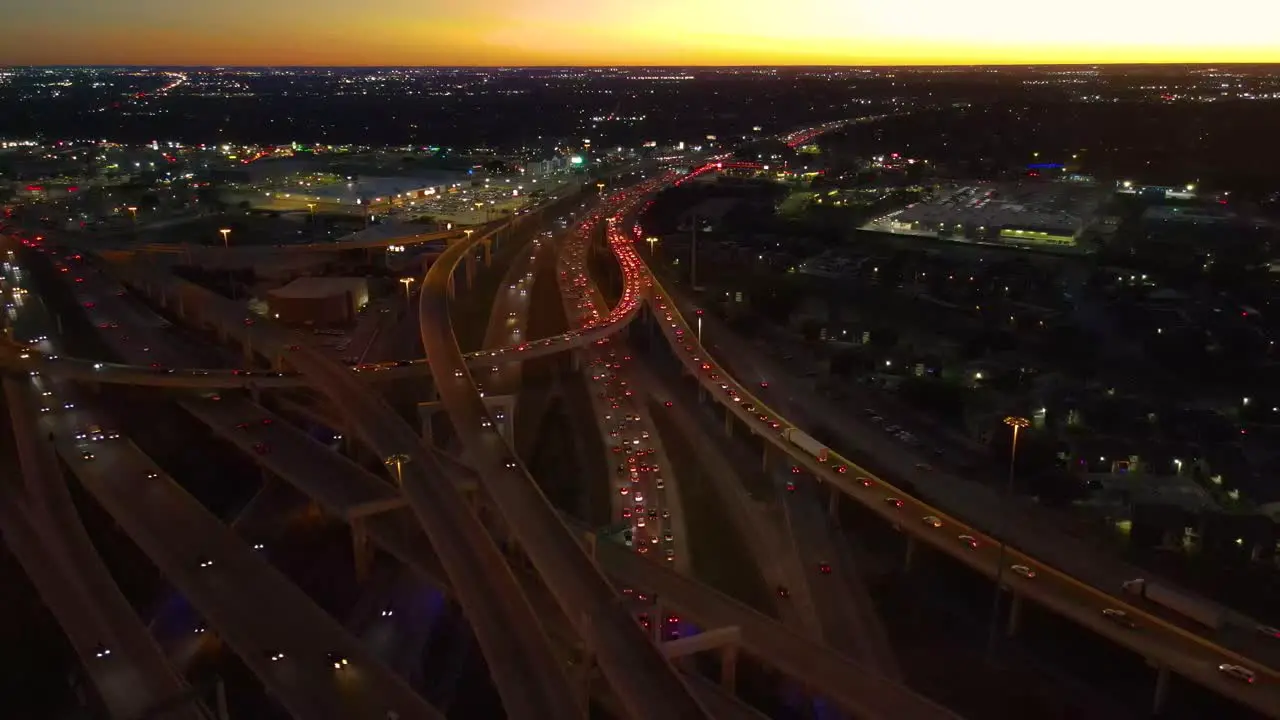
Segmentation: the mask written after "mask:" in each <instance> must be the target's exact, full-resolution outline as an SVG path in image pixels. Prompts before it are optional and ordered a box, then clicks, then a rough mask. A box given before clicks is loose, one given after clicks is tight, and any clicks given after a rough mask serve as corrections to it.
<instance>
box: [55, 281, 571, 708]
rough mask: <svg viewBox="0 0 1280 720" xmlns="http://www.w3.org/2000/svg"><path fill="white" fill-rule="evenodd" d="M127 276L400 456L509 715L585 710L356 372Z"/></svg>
mask: <svg viewBox="0 0 1280 720" xmlns="http://www.w3.org/2000/svg"><path fill="white" fill-rule="evenodd" d="M120 274H121V275H123V276H124V279H125V281H126V282H127V283H128V284H131V285H133V286H134V287H136V288H139V289H140V290H142V291H143V292H144V293H148V294H150V295H151V297H153V298H154V299H156V300H157V301H159V302H160V303H161V304H168V305H172V306H175V307H181V308H182V310H183V312H184V314H195V315H196V317H199V318H201V320H202V321H203V322H206V323H208V324H210V325H212V326H213V327H215V328H217V329H218V331H219V332H220V333H221V334H223V335H224V336H225V337H228V338H229V339H235V340H237V341H238V342H240V343H241V344H242V345H243V346H244V347H246V348H252V349H253V350H254V351H255V352H258V353H261V354H262V355H264V356H265V357H268V358H280V357H285V356H287V358H288V362H289V364H290V366H292V367H294V368H296V369H297V370H298V371H299V372H300V373H301V374H302V375H304V376H305V377H306V378H307V379H308V381H309V383H310V384H311V385H312V386H314V387H315V388H316V389H318V390H320V391H321V392H323V393H325V394H326V395H327V396H328V397H329V398H330V400H331V401H332V402H334V403H335V404H337V405H338V406H339V407H342V408H343V411H344V413H345V414H346V415H347V416H348V417H349V419H350V424H351V427H352V429H353V431H354V434H355V435H357V436H358V437H359V438H360V439H361V440H362V441H363V442H364V443H365V444H366V445H367V446H368V447H370V448H371V449H372V450H373V452H374V453H376V454H377V455H378V457H380V458H388V459H390V458H400V460H399V461H398V462H397V465H398V468H397V472H398V474H399V475H400V476H401V477H402V479H403V480H404V481H406V484H405V487H406V488H407V491H406V492H405V497H406V499H407V500H408V503H409V505H410V506H412V507H413V508H414V510H415V513H417V514H418V515H419V517H420V518H421V519H422V521H423V524H424V526H425V527H426V528H427V530H428V535H429V536H430V537H431V540H432V545H433V546H434V547H435V548H437V553H438V556H439V559H440V562H441V563H442V565H443V567H444V569H445V572H446V573H448V576H449V578H450V580H451V581H452V583H453V586H454V591H455V592H456V593H457V596H458V598H459V601H460V603H461V604H462V605H463V607H464V608H465V610H466V612H467V616H468V619H469V620H470V622H471V624H472V627H473V630H474V632H475V635H476V638H477V641H478V642H479V644H480V646H481V648H482V650H483V652H484V654H485V658H486V660H487V661H488V664H489V668H490V671H491V674H492V676H493V679H494V684H495V686H496V687H497V689H498V692H499V695H500V696H501V697H502V700H503V705H504V707H505V708H506V709H507V712H508V713H509V715H510V716H511V717H527V718H530V719H533V718H546V717H565V718H571V717H579V716H581V714H582V713H583V712H585V708H582V707H581V706H580V705H579V704H578V699H577V696H576V694H575V693H573V692H572V690H571V687H570V684H569V682H568V680H567V678H566V677H565V675H564V673H563V671H562V666H561V665H560V664H558V663H556V662H555V661H554V658H553V656H552V651H551V647H550V644H549V642H548V641H547V638H546V636H545V634H544V633H543V632H542V629H541V626H540V625H539V624H538V623H537V620H536V617H535V616H534V615H533V613H532V611H531V610H530V608H529V606H528V602H527V600H526V599H525V598H524V596H523V594H522V592H521V590H520V588H519V586H518V585H517V584H516V583H515V580H514V578H513V576H512V574H511V571H510V568H508V567H507V566H506V562H505V560H504V558H503V557H502V556H501V554H500V553H499V552H498V549H497V547H496V546H495V545H494V543H493V541H492V539H491V538H490V537H489V536H488V534H487V533H486V532H485V530H484V528H483V527H482V526H481V525H480V524H479V523H478V522H477V521H476V519H475V517H474V516H473V515H472V514H471V513H470V512H469V511H468V509H467V507H466V504H465V502H464V501H463V498H462V496H461V495H460V494H459V492H458V490H457V489H456V488H454V487H452V486H451V485H449V484H448V483H441V482H438V481H435V480H433V478H441V477H443V476H444V472H443V470H442V469H441V468H440V467H439V464H438V460H437V459H436V458H435V457H434V455H432V454H431V453H430V452H429V450H428V449H427V448H425V447H424V446H423V444H422V442H421V439H420V438H419V437H418V436H417V434H416V433H415V432H414V431H413V430H412V429H411V428H410V427H409V426H408V425H406V424H405V423H404V422H403V421H401V420H400V418H399V417H398V416H396V415H395V413H394V411H392V410H391V408H389V407H387V406H386V404H385V403H384V402H383V401H382V400H381V399H379V398H376V397H370V394H369V393H368V392H367V390H366V389H365V387H364V386H363V384H362V383H360V382H359V380H358V379H357V378H356V377H354V374H353V373H351V372H350V371H349V370H347V369H345V368H342V367H340V366H336V365H332V364H331V363H330V361H329V360H328V359H327V358H325V357H324V356H322V355H320V354H319V352H317V351H316V350H313V349H311V348H309V347H307V346H306V345H304V344H302V341H301V339H300V338H299V337H298V336H297V335H296V334H293V333H290V332H288V331H286V330H284V329H282V328H279V327H278V326H275V325H273V324H272V323H270V322H268V321H262V320H254V319H251V322H250V323H247V324H246V322H245V319H246V314H245V311H244V309H243V307H241V306H240V305H239V304H237V303H234V302H232V301H230V300H227V299H226V298H223V297H221V296H218V295H216V294H214V293H212V292H210V291H208V290H205V289H204V288H200V287H198V286H196V285H193V284H191V283H187V282H185V281H183V280H181V279H179V278H176V277H173V276H172V275H168V274H167V273H163V272H158V271H156V270H154V269H150V268H146V267H142V266H140V265H139V264H135V265H131V266H129V267H127V268H120ZM295 348H296V349H295ZM53 362H55V363H58V362H62V361H61V360H56V361H53ZM152 374H154V371H153V373H152ZM413 478H418V479H420V482H417V483H413V484H412V487H410V483H408V482H407V481H409V480H410V479H413Z"/></svg>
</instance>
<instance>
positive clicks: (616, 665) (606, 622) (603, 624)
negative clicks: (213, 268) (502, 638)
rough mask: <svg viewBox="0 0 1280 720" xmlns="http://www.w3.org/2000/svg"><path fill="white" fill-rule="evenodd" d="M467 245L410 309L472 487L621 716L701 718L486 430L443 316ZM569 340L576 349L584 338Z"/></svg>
mask: <svg viewBox="0 0 1280 720" xmlns="http://www.w3.org/2000/svg"><path fill="white" fill-rule="evenodd" d="M469 248H470V243H467V242H464V243H457V244H455V245H454V246H453V247H452V248H449V249H448V250H446V251H445V253H444V254H443V255H442V256H441V257H440V259H439V260H437V261H436V263H435V264H434V265H433V266H432V268H431V269H430V270H429V271H428V272H427V275H426V279H425V281H424V290H423V292H422V294H421V298H420V300H419V302H420V309H421V318H420V320H421V331H422V340H423V344H424V347H425V348H426V350H427V358H428V359H429V361H430V363H431V369H432V372H433V374H434V375H435V377H436V385H437V390H438V392H439V393H440V397H441V400H442V402H443V403H444V406H445V408H446V409H447V411H448V413H449V416H450V418H451V420H452V421H453V423H454V427H455V428H456V429H457V432H458V435H459V436H460V437H461V439H462V442H463V445H464V446H465V447H466V448H467V451H468V453H469V454H470V456H471V457H472V458H473V459H474V462H475V463H476V465H477V467H476V471H477V475H478V477H479V481H480V484H481V485H482V486H483V487H484V488H485V490H486V491H487V493H488V494H489V496H490V498H492V500H493V501H494V503H495V504H496V505H497V506H498V509H499V511H500V512H501V513H502V515H503V517H505V518H506V520H507V523H508V524H509V525H510V527H511V529H512V530H513V532H514V533H515V535H516V537H517V538H518V539H519V541H520V543H521V545H522V547H523V548H524V550H525V553H526V554H527V555H528V556H529V559H530V560H531V561H532V562H533V565H534V567H535V568H536V569H537V571H538V573H539V574H540V575H541V576H542V578H543V579H544V581H545V582H546V584H547V587H548V588H549V590H550V591H551V593H552V595H553V596H554V597H555V599H556V601H557V602H558V603H559V605H560V607H561V608H562V609H563V610H564V612H565V614H566V615H567V616H568V617H569V618H578V619H579V620H578V622H577V625H578V630H579V632H580V633H581V634H582V636H583V638H584V640H585V642H586V643H587V644H588V645H589V646H590V647H591V648H592V649H593V650H594V651H595V652H596V655H597V662H598V663H599V665H600V668H601V670H602V671H603V672H604V675H605V677H606V678H607V679H608V681H609V683H610V685H611V686H612V687H613V689H614V692H616V693H617V694H618V696H619V699H620V701H621V702H622V704H623V706H624V707H625V708H626V709H627V710H628V712H629V713H630V715H631V716H632V717H634V718H646V719H648V718H652V719H653V720H685V719H686V718H688V719H693V718H705V717H708V713H707V711H706V710H705V709H704V708H703V707H702V706H701V705H700V704H699V702H698V701H697V700H696V699H695V697H694V695H693V693H692V692H691V691H690V688H689V687H688V686H687V685H686V684H685V683H684V682H683V681H682V680H681V678H680V676H679V675H678V674H677V672H676V670H675V669H674V668H673V667H672V666H671V665H670V663H668V662H667V660H666V659H665V658H663V656H662V654H661V653H660V652H659V651H658V649H657V647H655V646H654V645H653V643H652V642H650V641H649V639H648V638H646V637H645V635H644V633H643V632H642V631H641V630H640V627H639V626H638V625H637V623H636V622H635V620H634V619H633V618H632V617H631V615H630V613H629V612H628V611H627V608H626V607H625V606H623V605H622V604H621V603H620V602H619V600H618V597H617V595H616V593H615V592H614V590H613V588H612V587H611V586H610V585H609V583H608V581H607V580H606V579H605V578H604V576H603V575H601V574H600V571H599V569H598V568H596V567H595V566H594V565H593V564H592V562H591V560H590V559H589V558H588V557H587V555H586V553H585V552H583V550H582V548H581V546H579V545H578V543H577V541H576V540H575V538H574V536H573V534H572V533H571V532H570V531H569V529H568V528H567V527H566V526H565V525H564V523H563V522H562V521H561V519H560V517H559V516H558V515H557V514H556V511H555V510H554V509H553V508H552V507H551V504H550V503H549V502H548V501H547V499H546V497H545V496H544V495H543V494H542V492H541V491H540V490H539V489H538V486H537V484H536V483H535V482H534V480H533V478H532V477H530V476H529V474H528V472H527V471H526V470H525V469H524V468H523V467H522V466H521V465H520V462H519V461H518V459H517V458H516V455H515V453H514V451H513V450H512V449H511V448H510V447H509V446H508V445H507V441H506V440H505V439H503V438H502V436H501V435H499V434H498V433H497V432H496V430H495V429H494V426H493V423H492V421H491V420H490V419H489V416H488V412H487V410H486V409H485V406H484V403H483V401H482V400H481V398H480V394H479V391H478V390H477V389H476V386H475V383H474V382H473V381H472V379H471V377H470V374H469V373H468V372H467V370H466V361H465V359H464V358H463V355H462V352H461V351H460V350H459V348H458V344H457V340H456V339H455V337H454V334H453V326H452V323H451V322H450V318H449V304H448V284H449V278H450V277H451V275H452V273H453V271H454V269H455V267H456V266H457V264H458V262H459V261H460V260H461V259H462V257H463V256H464V254H465V253H466V252H467V251H468V250H469ZM631 300H632V302H631V305H630V306H629V307H627V306H625V305H626V304H625V303H623V305H624V308H623V311H622V313H621V315H623V316H627V317H628V319H629V317H630V316H633V315H634V312H635V306H636V305H637V304H638V301H637V299H636V298H635V297H632V298H631ZM613 319H614V318H611V320H613ZM608 325H609V327H604V328H601V330H603V331H606V332H612V330H613V328H612V325H613V323H608ZM572 339H573V340H574V341H575V344H579V343H582V342H585V341H586V340H587V337H586V334H584V335H578V336H576V337H574V338H572ZM410 484H411V481H410V480H409V479H407V478H406V482H405V485H406V490H410V489H411V488H410Z"/></svg>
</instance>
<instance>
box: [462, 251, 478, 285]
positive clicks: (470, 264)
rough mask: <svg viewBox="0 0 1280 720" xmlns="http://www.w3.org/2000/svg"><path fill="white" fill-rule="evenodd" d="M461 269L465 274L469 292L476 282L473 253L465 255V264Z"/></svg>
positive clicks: (474, 255) (474, 256)
mask: <svg viewBox="0 0 1280 720" xmlns="http://www.w3.org/2000/svg"><path fill="white" fill-rule="evenodd" d="M462 267H463V270H464V271H465V272H466V273H467V289H468V290H470V289H471V286H472V285H474V284H475V281H476V254H475V253H474V252H468V253H467V258H466V262H464V263H463V264H462Z"/></svg>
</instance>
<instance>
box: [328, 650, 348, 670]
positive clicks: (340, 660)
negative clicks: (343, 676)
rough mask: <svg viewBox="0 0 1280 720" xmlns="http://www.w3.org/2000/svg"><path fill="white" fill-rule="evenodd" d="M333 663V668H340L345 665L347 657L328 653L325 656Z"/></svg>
mask: <svg viewBox="0 0 1280 720" xmlns="http://www.w3.org/2000/svg"><path fill="white" fill-rule="evenodd" d="M325 657H326V658H327V659H328V660H329V662H330V663H332V665H333V669H334V670H341V669H342V668H344V667H346V666H347V658H346V657H344V656H342V655H341V654H339V653H332V652H331V653H329V654H328V655H326V656H325Z"/></svg>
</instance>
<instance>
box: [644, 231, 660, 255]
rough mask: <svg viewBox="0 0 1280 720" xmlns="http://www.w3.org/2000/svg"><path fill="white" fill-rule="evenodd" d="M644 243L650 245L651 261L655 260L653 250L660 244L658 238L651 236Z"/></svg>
mask: <svg viewBox="0 0 1280 720" xmlns="http://www.w3.org/2000/svg"><path fill="white" fill-rule="evenodd" d="M644 241H645V242H647V243H649V259H650V260H653V249H654V246H656V245H657V244H658V238H656V237H654V236H652V235H650V236H649V237H647V238H645V239H644Z"/></svg>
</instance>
